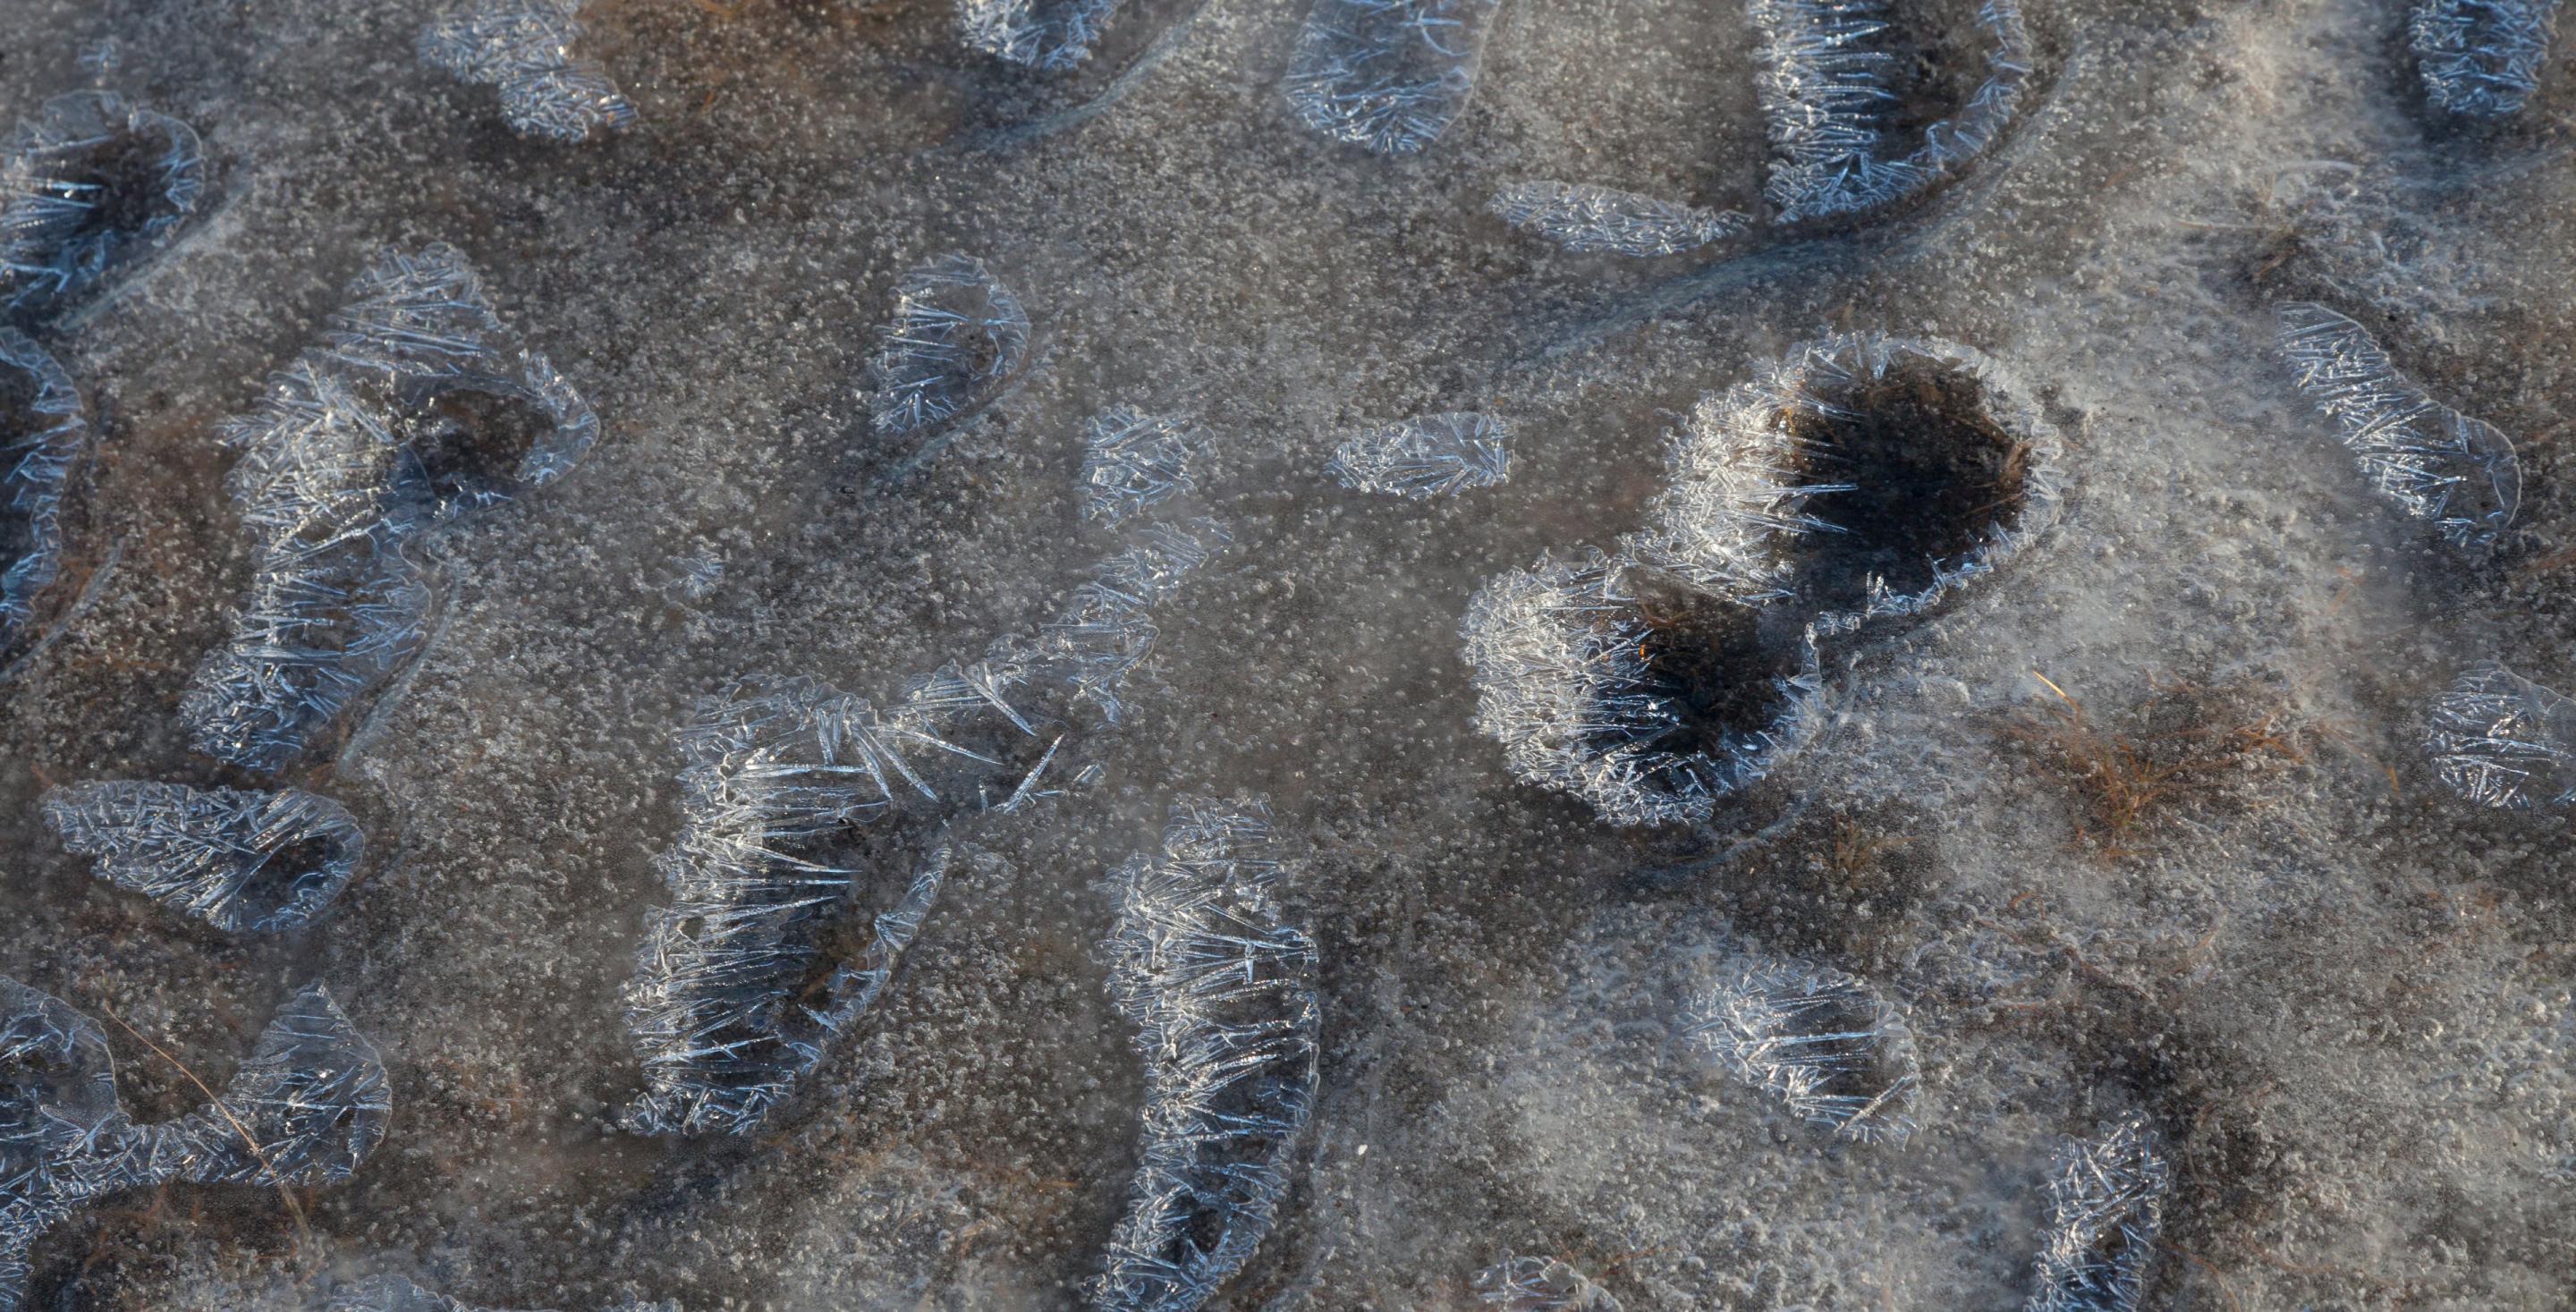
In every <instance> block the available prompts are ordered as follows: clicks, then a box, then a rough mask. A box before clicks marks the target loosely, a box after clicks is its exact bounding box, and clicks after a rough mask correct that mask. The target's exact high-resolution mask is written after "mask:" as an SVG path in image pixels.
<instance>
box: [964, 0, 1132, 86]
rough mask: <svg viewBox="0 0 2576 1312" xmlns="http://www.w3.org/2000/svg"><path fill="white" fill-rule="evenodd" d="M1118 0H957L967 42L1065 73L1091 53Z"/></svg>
mask: <svg viewBox="0 0 2576 1312" xmlns="http://www.w3.org/2000/svg"><path fill="white" fill-rule="evenodd" d="M1117 12H1118V0H957V21H958V25H959V26H960V27H961V28H963V29H964V31H965V35H966V44H967V45H968V46H970V47H972V48H974V49H976V50H981V51H983V52H984V53H985V54H988V55H991V56H993V57H994V58H996V59H1006V60H1009V61H1010V62H1012V63H1014V64H1021V65H1025V66H1026V67H1029V68H1034V69H1037V70H1039V71H1041V72H1047V73H1060V72H1063V71H1065V70H1066V69H1070V68H1073V67H1075V66H1077V65H1079V64H1081V63H1083V62H1084V61H1085V60H1088V59H1090V58H1091V49H1092V47H1093V46H1095V45H1098V44H1099V43H1100V34H1101V32H1102V30H1103V29H1105V28H1107V27H1108V26H1109V20H1110V18H1111V17H1113V16H1115V15H1116V14H1117Z"/></svg>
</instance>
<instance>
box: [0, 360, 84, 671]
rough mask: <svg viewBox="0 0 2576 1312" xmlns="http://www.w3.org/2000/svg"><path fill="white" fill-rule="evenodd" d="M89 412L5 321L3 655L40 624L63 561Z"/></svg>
mask: <svg viewBox="0 0 2576 1312" xmlns="http://www.w3.org/2000/svg"><path fill="white" fill-rule="evenodd" d="M89 447H90V430H89V411H88V408H87V407H86V406H83V405H82V404H81V398H80V390H79V389H78V388H76V387H74V386H73V385H72V379H71V375H70V374H68V373H65V372H64V371H63V367H62V366H61V365H60V364H57V363H55V361H54V357H53V356H52V355H50V354H48V353H47V352H46V351H45V348H44V347H42V346H39V345H37V344H36V343H35V342H34V341H33V340H31V339H29V338H28V337H27V335H26V334H24V333H21V332H19V331H18V330H16V329H14V328H9V327H5V326H0V655H6V654H7V653H8V652H10V651H11V650H13V649H14V648H16V647H17V646H18V645H19V644H20V643H22V642H24V641H25V640H26V639H27V637H28V636H29V635H30V633H31V631H32V630H34V628H35V627H36V625H37V623H38V621H39V616H38V614H37V602H38V599H39V598H40V597H41V596H42V595H43V593H44V591H45V589H47V588H49V587H51V586H52V585H53V582H54V580H55V578H56V577H57V576H59V575H60V574H61V573H62V566H63V549H64V543H63V498H64V496H65V494H66V492H67V491H68V490H69V484H70V482H71V477H72V471H73V469H74V468H75V467H76V466H77V465H78V464H79V463H80V462H81V461H82V460H83V459H84V458H86V456H87V455H88V453H89Z"/></svg>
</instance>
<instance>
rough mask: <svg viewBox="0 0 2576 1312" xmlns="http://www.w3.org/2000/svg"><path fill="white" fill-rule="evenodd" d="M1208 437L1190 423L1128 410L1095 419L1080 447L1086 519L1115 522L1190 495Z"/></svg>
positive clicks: (1113, 411)
mask: <svg viewBox="0 0 2576 1312" xmlns="http://www.w3.org/2000/svg"><path fill="white" fill-rule="evenodd" d="M1206 446H1207V438H1206V437H1205V436H1203V435H1201V434H1200V433H1198V432H1196V431H1195V430H1193V429H1191V428H1190V427H1189V426H1188V425H1187V424H1184V423H1181V422H1179V421H1177V420H1172V419H1165V418H1161V417H1160V416H1156V415H1148V414H1140V413H1138V412H1136V411H1134V410H1130V409H1127V408H1126V407H1124V406H1121V407H1118V408H1116V409H1113V410H1109V411H1107V412H1105V413H1103V414H1100V415H1097V416H1094V417H1093V419H1092V420H1091V424H1090V434H1089V436H1088V437H1087V438H1085V440H1084V442H1083V448H1082V473H1081V474H1080V475H1079V476H1078V478H1077V480H1076V481H1077V482H1079V483H1080V484H1081V487H1082V517H1083V518H1084V519H1092V520H1098V521H1100V522H1102V523H1105V524H1115V523H1117V522H1118V521H1120V520H1122V519H1125V518H1126V517H1127V516H1129V515H1132V514H1137V513H1140V512H1142V511H1145V510H1149V509H1151V508H1153V507H1155V506H1158V505H1161V504H1162V503H1164V502H1166V501H1169V500H1171V499H1172V498H1173V497H1176V496H1179V495H1181V494H1182V493H1185V492H1188V491H1190V490H1191V489H1192V488H1193V487H1195V486H1196V484H1194V483H1192V482H1191V481H1190V462H1191V461H1192V460H1194V459H1196V458H1197V456H1198V453H1199V452H1200V451H1201V450H1203V449H1205V448H1206Z"/></svg>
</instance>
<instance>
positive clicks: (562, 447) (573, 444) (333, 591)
mask: <svg viewBox="0 0 2576 1312" xmlns="http://www.w3.org/2000/svg"><path fill="white" fill-rule="evenodd" d="M349 295H350V304H349V305H348V306H347V308H345V309H343V310H341V311H340V312H339V313H338V314H336V315H334V316H333V317H332V320H331V325H330V328H329V329H328V330H327V331H326V332H325V333H324V335H323V339H322V341H321V343H320V344H319V345H316V346H312V347H308V348H306V350H305V351H304V352H303V354H301V355H299V356H297V357H296V359H295V362H294V363H293V364H290V365H288V366H287V367H286V368H284V369H282V370H280V371H278V372H277V373H276V374H275V375H273V376H272V377H271V378H270V380H269V391H268V397H267V399H266V400H265V401H263V402H262V403H261V405H260V408H259V409H257V410H255V411H253V412H251V413H250V414H248V415H244V416H241V417H239V418H237V419H233V420H230V421H227V422H226V424H225V425H224V426H223V427H222V428H221V429H220V430H219V432H218V436H219V438H220V440H222V441H223V443H224V444H225V445H227V446H230V447H233V448H235V449H237V450H239V451H240V452H241V459H240V461H239V462H238V463H237V464H235V465H234V466H233V469H232V472H231V474H230V475H228V476H227V478H226V480H225V486H226V487H227V488H228V489H229V490H230V491H231V493H232V496H233V500H234V501H235V502H236V503H237V504H239V505H240V506H241V508H242V520H243V524H244V526H245V527H246V528H248V529H249V531H250V533H251V535H252V538H253V549H252V574H251V584H250V595H249V596H248V598H247V599H246V600H245V601H244V603H243V606H242V614H241V617H240V619H239V620H238V622H237V623H236V624H235V626H234V630H233V636H232V638H231V640H230V641H229V642H228V643H226V644H225V645H224V646H223V647H221V648H219V649H217V650H216V651H215V652H213V653H211V654H209V655H208V656H207V657H206V659H205V661H204V663H203V664H201V665H200V666H199V667H198V669H197V672H196V677H195V678H194V679H192V680H191V681H190V683H189V685H188V690H187V693H186V694H185V695H184V696H183V697H182V698H181V701H180V704H179V713H180V717H181V718H182V719H183V720H185V721H186V722H187V724H188V726H189V728H190V730H191V731H192V732H193V734H194V735H195V738H196V743H197V747H198V750H200V751H203V752H205V753H206V754H207V755H210V756H213V757H216V758H218V759H220V760H225V761H229V762H232V763H234V764H236V765H241V766H245V767H247V768H250V769H254V770H276V769H279V768H281V767H283V766H285V765H286V764H288V763H289V762H292V761H294V760H295V759H297V758H298V757H300V756H302V755H304V754H305V753H306V752H307V751H308V749H310V748H311V747H312V745H313V744H314V741H315V739H316V738H317V737H318V736H319V735H321V734H322V733H323V732H324V731H326V730H328V729H330V728H332V727H334V726H335V725H337V724H338V723H339V722H340V721H341V720H342V718H343V717H344V716H345V715H346V714H347V713H348V712H349V710H350V708H351V707H352V706H353V705H354V704H355V703H356V702H358V701H359V700H360V699H361V698H363V697H365V696H367V695H369V694H371V693H372V692H374V691H375V690H376V689H377V688H379V687H381V686H382V685H383V684H384V683H385V682H386V681H387V680H388V679H390V678H391V677H392V676H393V674H394V673H396V672H397V671H399V670H400V669H401V668H402V667H403V666H404V665H405V664H406V663H408V662H409V661H410V659H411V658H412V656H413V655H415V654H416V653H417V652H418V651H419V648H420V643H421V641H422V639H423V637H424V631H423V624H424V620H425V617H426V616H427V614H428V613H429V610H430V608H431V605H432V602H433V600H434V597H433V594H432V591H431V588H430V585H429V580H428V578H427V577H426V575H425V573H424V571H423V570H422V568H421V566H420V565H419V564H418V563H417V562H416V561H415V560H413V559H412V558H411V556H410V555H409V554H408V544H409V542H410V540H411V539H412V538H413V537H414V536H415V535H416V534H418V533H419V532H420V531H421V530H423V529H425V528H427V527H428V526H430V525H432V524H435V523H438V522H440V521H443V520H447V519H451V518H454V517H457V516H459V515H462V514H464V513H466V512H468V511H472V510H477V509H481V508H484V507H487V506H491V505H495V504H498V503H500V502H503V501H507V500H509V499H510V498H512V497H513V496H515V495H517V494H518V493H519V492H521V491H524V490H526V489H529V488H533V487H537V486H540V485H543V484H545V483H549V482H552V481H553V480H555V479H556V478H559V477H561V476H562V475H563V474H564V473H565V472H567V471H569V470H570V469H571V468H572V467H573V466H574V465H575V464H576V463H578V462H579V461H580V459H581V457H582V454H583V453H584V452H586V451H587V450H589V449H590V445H591V443H592V441H593V440H594V439H596V438H597V436H598V434H599V417H598V416H597V415H596V414H594V413H593V412H592V411H591V409H590V406H589V404H588V403H587V402H585V401H583V400H582V398H581V396H580V394H579V393H577V392H575V391H574V390H573V388H572V385H571V384H570V383H568V382H566V381H565V380H564V378H563V377H562V375H560V374H558V373H556V372H555V369H554V365H553V364H552V362H550V361H548V360H547V359H546V357H545V356H543V355H541V354H538V353H536V352H533V351H528V350H525V349H521V348H520V347H519V346H518V344H517V340H516V338H515V337H513V336H512V335H511V334H510V333H509V332H508V330H506V329H505V328H504V327H503V326H502V325H501V322H500V320H499V319H497V318H496V317H495V316H494V315H493V313H492V307H491V304H490V302H489V301H488V300H487V299H486V298H485V296H484V294H483V286H482V280H481V278H480V277H479V276H478V275H477V274H476V273H475V272H474V269H473V268H472V266H470V265H468V264H467V263H466V262H465V258H464V256H462V255H460V254H458V253H457V252H456V251H455V250H454V249H452V248H450V247H446V246H430V247H428V248H425V249H424V250H422V251H421V252H420V253H418V254H416V255H407V254H393V255H388V256H386V257H384V258H383V259H381V260H379V261H377V262H376V263H375V264H374V265H372V266H371V267H369V268H368V270H367V271H366V272H365V273H363V274H361V275H360V276H359V277H358V279H357V280H356V281H355V282H354V283H352V284H351V285H350V288H349Z"/></svg>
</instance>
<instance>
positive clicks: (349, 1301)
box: [321, 1276, 680, 1312]
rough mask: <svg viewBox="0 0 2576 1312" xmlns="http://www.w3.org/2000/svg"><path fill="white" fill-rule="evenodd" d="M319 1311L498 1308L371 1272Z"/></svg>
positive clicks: (629, 1310) (622, 1311) (632, 1306)
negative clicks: (370, 1274) (486, 1306)
mask: <svg viewBox="0 0 2576 1312" xmlns="http://www.w3.org/2000/svg"><path fill="white" fill-rule="evenodd" d="M321 1312H498V1310H497V1309H487V1308H483V1307H478V1306H476V1305H475V1304H472V1303H468V1302H465V1301H464V1300H462V1299H456V1298H450V1297H448V1296H447V1295H445V1294H440V1293H435V1292H433V1291H431V1290H427V1289H423V1288H421V1287H420V1286H418V1285H416V1284H413V1283H412V1282H411V1281H409V1280H406V1279H404V1278H403V1277H401V1276H370V1277H368V1278H366V1279H364V1280H361V1281H358V1282H356V1283H355V1284H349V1285H343V1286H341V1287H340V1288H339V1289H336V1290H334V1291H332V1294H331V1297H330V1299H329V1300H328V1301H326V1302H324V1303H323V1304H322V1305H321ZM607 1312H680V1305H679V1304H677V1303H620V1304H618V1305H617V1306H616V1307H613V1308H610V1309H607Z"/></svg>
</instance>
